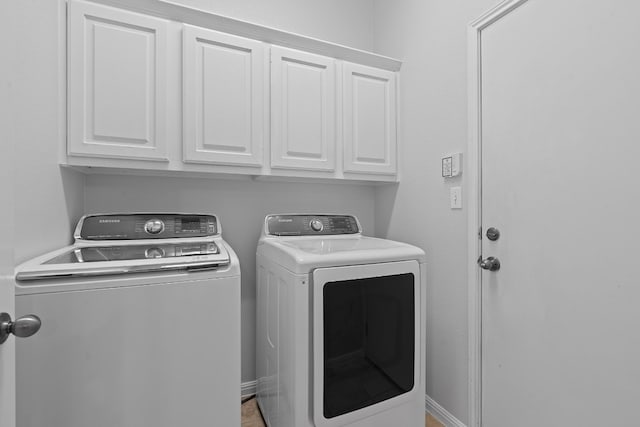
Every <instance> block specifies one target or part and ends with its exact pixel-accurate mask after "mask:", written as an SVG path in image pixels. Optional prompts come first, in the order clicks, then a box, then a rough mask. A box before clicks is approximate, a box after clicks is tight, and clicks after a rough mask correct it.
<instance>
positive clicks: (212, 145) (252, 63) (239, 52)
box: [183, 25, 264, 166]
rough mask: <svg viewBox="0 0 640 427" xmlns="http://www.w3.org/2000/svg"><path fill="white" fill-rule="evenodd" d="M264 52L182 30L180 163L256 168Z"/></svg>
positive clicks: (238, 40) (250, 43)
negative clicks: (181, 151)
mask: <svg viewBox="0 0 640 427" xmlns="http://www.w3.org/2000/svg"><path fill="white" fill-rule="evenodd" d="M263 50H264V46H263V44H262V43H261V42H259V41H255V40H249V39H245V38H242V37H236V36H232V35H228V34H222V33H219V32H216V31H211V30H206V29H204V28H198V27H192V26H189V25H185V26H184V31H183V81H184V84H183V88H184V92H183V126H184V141H183V143H184V161H185V162H193V163H216V164H228V165H249V166H261V165H262V145H263V139H264V138H263V134H264V123H263V121H264V120H263V115H264V105H263V102H264V93H263V92H264V83H263V79H264V64H263V61H264V56H263Z"/></svg>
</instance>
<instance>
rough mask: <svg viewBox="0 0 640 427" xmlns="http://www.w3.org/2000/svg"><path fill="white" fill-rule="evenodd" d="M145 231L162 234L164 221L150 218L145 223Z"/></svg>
mask: <svg viewBox="0 0 640 427" xmlns="http://www.w3.org/2000/svg"><path fill="white" fill-rule="evenodd" d="M144 231H146V232H147V234H160V233H162V232H163V231H164V222H162V221H161V220H159V219H150V220H149V221H147V222H145V223H144Z"/></svg>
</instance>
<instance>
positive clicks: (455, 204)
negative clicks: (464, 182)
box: [449, 187, 462, 209]
mask: <svg viewBox="0 0 640 427" xmlns="http://www.w3.org/2000/svg"><path fill="white" fill-rule="evenodd" d="M449 199H450V201H451V209H462V187H451V188H450V189H449Z"/></svg>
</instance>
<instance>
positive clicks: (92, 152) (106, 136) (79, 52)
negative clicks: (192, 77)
mask: <svg viewBox="0 0 640 427" xmlns="http://www.w3.org/2000/svg"><path fill="white" fill-rule="evenodd" d="M68 26H69V27H68V31H69V34H68V79H69V80H68V103H69V108H68V112H69V117H68V121H69V137H68V143H67V150H68V154H69V155H77V156H90V157H112V158H126V159H142V160H157V161H166V160H167V145H166V144H167V141H166V129H165V126H166V96H165V94H166V86H167V70H166V69H167V64H166V49H167V46H166V26H167V22H166V21H163V20H161V19H156V18H152V17H148V16H145V15H141V14H136V13H132V12H128V11H124V10H120V9H115V8H111V7H108V6H102V5H98V4H95V3H87V2H82V1H74V0H71V1H70V2H69V9H68Z"/></svg>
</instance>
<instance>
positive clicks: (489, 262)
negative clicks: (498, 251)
mask: <svg viewBox="0 0 640 427" xmlns="http://www.w3.org/2000/svg"><path fill="white" fill-rule="evenodd" d="M478 264H479V265H480V268H482V269H483V270H489V271H498V270H500V260H499V259H498V258H495V257H492V256H490V257H489V258H485V259H480V260H478Z"/></svg>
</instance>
